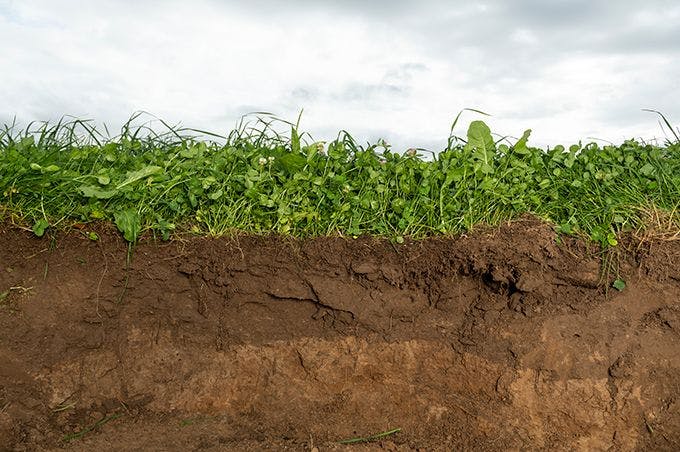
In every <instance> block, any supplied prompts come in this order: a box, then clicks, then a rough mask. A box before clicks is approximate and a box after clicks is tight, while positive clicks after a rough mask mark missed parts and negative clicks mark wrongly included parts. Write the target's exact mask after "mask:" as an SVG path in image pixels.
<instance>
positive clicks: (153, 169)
mask: <svg viewBox="0 0 680 452" xmlns="http://www.w3.org/2000/svg"><path fill="white" fill-rule="evenodd" d="M162 170H163V168H161V167H160V166H155V165H150V166H145V167H144V168H142V169H140V170H137V171H128V173H127V179H125V181H124V182H123V183H121V184H120V185H118V186H117V187H116V189H117V190H120V189H121V188H123V187H125V186H126V185H130V184H131V183H133V182H137V181H138V180H140V179H144V178H145V177H149V176H151V175H153V174H156V173H158V172H160V171H162Z"/></svg>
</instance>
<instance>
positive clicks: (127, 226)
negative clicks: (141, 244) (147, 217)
mask: <svg viewBox="0 0 680 452" xmlns="http://www.w3.org/2000/svg"><path fill="white" fill-rule="evenodd" d="M113 218H114V221H115V222H116V226H117V227H118V230H119V231H120V232H122V233H123V237H125V240H127V241H128V242H136V241H137V238H138V236H139V231H140V230H141V228H142V226H141V219H140V218H139V214H138V213H137V211H136V210H135V209H127V210H123V211H119V212H116V213H114V214H113Z"/></svg>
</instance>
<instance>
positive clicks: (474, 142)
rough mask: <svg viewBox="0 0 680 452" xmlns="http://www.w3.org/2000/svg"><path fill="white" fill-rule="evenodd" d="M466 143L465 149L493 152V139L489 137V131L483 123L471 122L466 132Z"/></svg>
mask: <svg viewBox="0 0 680 452" xmlns="http://www.w3.org/2000/svg"><path fill="white" fill-rule="evenodd" d="M467 138H468V142H467V145H466V146H465V147H466V148H467V149H473V150H485V151H493V150H495V149H496V148H495V145H494V142H493V137H492V136H491V129H489V126H487V125H486V123H485V122H484V121H472V122H471V123H470V127H469V128H468V132H467Z"/></svg>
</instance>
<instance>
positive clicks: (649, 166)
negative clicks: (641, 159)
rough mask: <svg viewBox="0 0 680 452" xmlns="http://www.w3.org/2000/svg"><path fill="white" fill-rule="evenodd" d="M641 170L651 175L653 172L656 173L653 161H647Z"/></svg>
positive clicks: (646, 174)
mask: <svg viewBox="0 0 680 452" xmlns="http://www.w3.org/2000/svg"><path fill="white" fill-rule="evenodd" d="M640 172H641V173H642V174H644V175H645V176H651V175H652V173H654V166H652V164H651V163H645V164H644V165H643V166H642V168H640Z"/></svg>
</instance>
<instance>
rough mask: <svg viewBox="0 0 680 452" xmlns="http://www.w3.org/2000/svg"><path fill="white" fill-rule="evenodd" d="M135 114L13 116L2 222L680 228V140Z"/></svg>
mask: <svg viewBox="0 0 680 452" xmlns="http://www.w3.org/2000/svg"><path fill="white" fill-rule="evenodd" d="M459 116H460V115H459ZM137 119H138V116H137V115H135V116H134V117H133V118H131V120H130V121H128V123H126V124H125V125H124V126H123V128H122V130H121V133H120V134H119V135H117V136H113V137H110V136H109V134H108V131H107V130H105V131H104V132H105V133H104V132H102V131H101V130H97V129H96V128H95V127H94V126H93V125H92V123H90V122H87V121H82V120H72V121H69V122H66V121H61V122H59V123H57V124H48V123H39V124H32V125H29V127H27V128H26V129H22V130H17V128H16V127H13V126H11V125H6V126H4V129H2V130H0V216H2V217H4V218H5V220H7V219H10V220H12V221H14V222H15V223H18V224H23V225H27V226H28V227H31V228H32V229H33V231H34V232H35V234H36V235H38V236H40V235H43V234H45V232H46V230H48V229H49V228H61V227H68V226H69V225H72V224H75V223H87V222H91V221H97V220H105V221H110V222H112V223H114V224H115V225H116V226H117V227H118V228H119V230H120V231H121V232H122V233H123V235H124V236H125V238H126V239H127V240H128V241H130V242H134V241H136V240H137V239H138V237H139V236H140V234H142V233H144V232H145V231H151V232H153V233H154V234H156V235H158V236H161V237H163V238H164V239H167V238H169V237H170V236H171V234H172V233H173V232H176V231H193V232H196V233H201V234H211V235H220V234H225V233H229V232H231V231H243V232H248V233H257V234H262V233H270V232H275V233H282V234H291V235H294V236H299V237H308V236H318V235H332V234H342V235H349V236H357V235H361V234H372V235H380V236H388V237H392V238H396V239H398V240H401V238H402V237H404V236H411V237H414V238H420V237H425V236H430V235H437V234H452V233H453V234H455V233H460V232H463V231H466V230H468V229H470V228H472V227H473V226H475V225H477V224H498V223H499V222H501V221H504V220H510V219H513V218H516V217H518V216H520V215H522V214H525V213H532V214H535V215H537V216H539V217H541V218H544V219H547V220H549V221H551V222H553V223H554V224H555V225H556V227H557V229H558V230H559V231H560V232H562V233H579V234H584V235H587V236H588V237H590V238H592V239H593V240H596V241H598V242H600V243H602V244H603V245H614V244H615V241H616V239H615V237H616V234H617V233H618V232H619V231H621V230H625V229H637V228H643V227H645V224H646V221H647V219H648V217H649V212H654V213H655V215H662V216H663V217H664V218H665V219H667V222H668V223H669V225H670V226H671V227H672V228H676V229H680V214H679V212H680V210H679V209H678V208H679V206H680V143H679V142H671V141H667V142H666V143H665V144H663V145H653V144H648V143H642V142H640V141H636V140H628V141H625V142H623V143H622V144H621V145H617V146H615V145H607V146H600V145H598V144H596V143H588V144H585V145H582V144H575V145H572V146H569V147H566V148H565V147H563V146H555V147H553V148H549V149H538V148H535V147H531V146H530V145H529V144H528V141H527V140H528V138H529V134H530V131H526V132H525V133H524V134H523V136H522V137H521V138H520V139H519V140H516V141H514V143H509V141H508V140H507V139H502V140H498V141H494V139H493V136H492V134H491V132H490V130H489V128H488V127H487V126H486V124H485V123H484V122H482V121H473V122H472V123H471V124H470V126H469V129H468V131H467V136H466V137H464V138H460V137H457V136H455V135H453V129H454V127H455V125H456V122H457V120H458V117H456V121H454V125H453V127H452V134H451V136H450V137H449V139H448V145H447V147H446V149H443V150H441V152H436V153H427V152H425V151H424V150H408V151H406V152H403V153H400V152H393V151H392V149H391V148H390V146H389V145H388V144H387V143H385V142H384V141H379V142H377V143H374V144H366V145H360V144H358V143H357V142H356V141H355V140H354V139H353V138H352V136H351V135H350V134H349V133H347V132H345V131H342V132H340V133H339V134H338V136H337V138H336V139H335V140H333V141H331V142H328V143H323V142H314V141H313V140H312V139H311V138H310V137H309V135H307V134H304V133H300V132H299V130H298V126H297V124H292V123H288V122H285V121H282V120H278V119H275V118H272V117H270V116H258V117H256V118H254V119H253V120H252V121H251V122H245V120H243V121H241V123H239V125H238V126H237V127H236V128H235V130H233V131H232V132H231V133H230V134H229V135H228V136H225V137H219V136H216V135H208V134H207V132H203V131H200V130H195V129H186V128H177V127H170V126H168V125H167V124H166V123H164V122H163V123H162V124H163V125H164V127H165V129H164V130H165V131H163V132H162V133H161V132H158V131H157V130H155V129H153V128H150V127H148V126H133V123H134V121H135V120H137ZM664 120H665V118H664ZM666 123H667V124H668V121H666ZM668 125H669V127H670V124H668ZM282 127H283V128H285V131H284V132H282V131H281V130H282ZM671 131H672V129H671Z"/></svg>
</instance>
